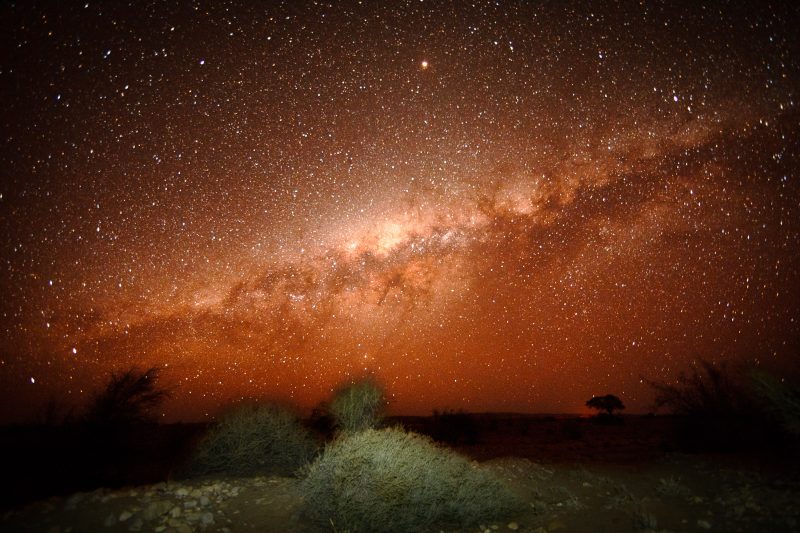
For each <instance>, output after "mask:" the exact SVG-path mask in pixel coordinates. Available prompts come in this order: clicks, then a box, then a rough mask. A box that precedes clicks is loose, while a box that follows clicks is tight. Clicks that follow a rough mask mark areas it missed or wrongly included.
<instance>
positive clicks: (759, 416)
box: [649, 361, 798, 450]
mask: <svg viewBox="0 0 800 533" xmlns="http://www.w3.org/2000/svg"><path fill="white" fill-rule="evenodd" d="M745 370H746V369H745V368H744V367H740V368H738V369H732V368H730V367H729V366H727V365H724V364H723V365H715V364H713V363H711V362H709V361H700V363H699V365H697V366H695V367H694V368H693V369H692V372H691V373H690V374H685V373H681V374H680V375H679V376H678V379H677V382H676V383H663V382H649V383H650V385H651V386H652V387H653V388H655V389H656V398H655V407H656V408H666V409H667V410H668V411H670V412H671V413H672V414H675V415H679V416H680V417H681V418H682V424H681V425H680V427H679V435H678V437H679V442H680V444H681V445H682V446H683V447H685V448H688V449H689V450H701V449H706V450H733V449H742V448H747V447H755V446H762V445H765V444H767V443H769V444H772V445H775V444H776V443H779V442H781V440H782V439H781V438H779V434H781V433H784V432H785V431H786V429H788V428H790V427H793V426H792V423H791V419H792V416H793V415H792V414H791V413H792V409H793V408H792V402H793V401H794V400H796V397H794V400H793V398H792V392H791V391H790V390H789V389H787V388H784V387H783V386H782V385H781V384H778V383H776V382H773V381H772V380H770V379H769V377H768V375H767V374H759V373H755V374H753V379H748V374H751V372H748V371H745ZM756 376H761V377H760V378H759V377H756ZM759 380H760V381H759ZM754 383H755V386H754ZM764 399H766V402H765V401H764ZM770 404H771V405H770ZM765 405H770V406H769V407H765ZM773 412H774V413H773ZM797 412H798V411H795V413H797ZM773 414H778V415H779V416H781V417H784V416H788V419H784V420H788V421H789V425H788V426H787V427H786V428H783V427H780V424H779V423H778V422H777V420H778V418H777V417H775V416H772V415H773ZM795 416H796V415H795Z"/></svg>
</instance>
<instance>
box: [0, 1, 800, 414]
mask: <svg viewBox="0 0 800 533" xmlns="http://www.w3.org/2000/svg"><path fill="white" fill-rule="evenodd" d="M787 4H788V3H783V2H778V3H776V4H774V5H772V4H769V3H758V6H756V5H755V4H753V5H749V6H741V5H735V4H727V3H713V4H707V5H698V6H694V5H686V6H673V5H669V4H662V3H644V4H643V5H641V4H638V3H636V4H635V3H627V2H625V3H603V4H590V3H586V4H583V3H559V2H554V3H539V2H491V3H490V2H477V3H474V5H466V3H461V2H456V3H452V4H451V3H438V2H418V1H414V2H410V1H409V2H387V3H378V2H375V3H373V2H344V3H334V4H325V3H316V2H315V3H300V2H286V3H274V4H270V5H259V4H256V3H253V5H251V3H249V2H241V3H236V2H214V3H213V4H212V3H198V2H191V3H190V2H164V3H161V2H158V3H153V4H144V3H143V4H140V3H132V5H130V6H128V5H122V4H121V3H120V4H119V5H118V4H117V3H95V2H89V3H86V4H84V3H75V4H72V5H60V4H59V5H56V4H53V5H48V4H46V3H45V4H36V5H28V4H27V3H21V4H20V5H15V4H13V3H7V4H4V5H3V6H2V7H1V8H0V19H2V23H0V24H2V28H1V29H2V34H3V35H4V38H3V50H4V52H3V54H2V59H0V82H1V83H2V88H3V94H4V95H6V96H5V101H4V103H3V106H4V111H3V113H2V131H3V135H2V145H1V148H0V164H1V167H0V168H2V170H1V171H0V172H2V174H0V175H2V185H1V186H0V187H1V188H0V208H1V209H2V211H1V212H2V218H0V227H1V228H2V234H3V241H2V269H3V270H2V273H3V274H2V279H1V280H0V282H1V283H2V291H3V298H2V302H0V311H2V315H1V320H2V322H0V325H2V329H1V330H0V341H1V342H2V344H1V345H0V349H2V352H0V360H1V363H2V364H1V365H0V385H2V391H0V395H2V405H3V409H2V418H3V419H4V420H17V419H30V418H31V417H32V416H35V413H36V412H37V410H40V409H41V406H42V405H43V404H44V403H45V402H46V401H47V399H48V398H50V397H54V398H56V399H57V400H58V401H59V402H61V403H63V404H66V405H75V406H80V405H82V404H83V403H84V402H85V401H86V399H87V398H88V397H89V396H90V395H91V394H92V393H93V392H94V391H95V390H97V389H98V388H99V387H101V386H102V383H103V382H104V381H105V380H106V379H107V376H108V375H109V373H110V372H112V371H115V370H121V369H125V368H128V367H130V366H132V365H137V366H139V367H142V368H144V367H149V366H159V367H161V368H163V374H162V375H163V379H164V380H165V382H166V383H169V384H170V386H171V387H173V391H174V393H173V399H172V400H171V401H170V403H168V404H167V405H165V407H164V415H165V417H166V419H176V418H183V419H198V418H202V417H205V416H213V414H214V413H215V412H217V410H218V409H219V408H220V407H221V406H224V405H226V404H228V403H230V402H232V401H236V400H239V399H241V398H259V399H265V398H273V399H280V400H291V401H293V402H295V403H297V404H299V405H301V406H303V407H306V408H308V407H312V406H314V405H316V404H317V403H318V402H320V401H321V400H324V399H325V398H326V397H328V396H329V394H330V392H331V390H332V388H334V387H335V386H336V385H337V384H339V383H340V382H342V381H344V380H348V379H352V378H354V377H357V376H360V375H364V374H374V375H375V376H377V378H378V379H379V380H380V381H381V382H382V383H383V384H384V385H385V386H386V388H387V390H388V391H389V393H390V396H391V409H392V410H393V411H394V412H398V413H429V412H430V411H431V410H432V409H434V408H439V409H442V408H462V409H465V410H473V411H522V412H576V411H580V410H581V409H582V406H583V403H584V402H585V401H586V399H588V398H589V397H591V396H592V395H594V394H600V393H602V394H605V393H614V394H617V395H619V396H620V397H621V398H622V399H623V401H624V402H625V403H626V405H628V408H629V410H632V411H637V410H638V411H644V410H647V409H648V407H649V406H650V404H651V402H652V392H651V389H650V388H649V386H648V385H647V383H646V379H655V380H671V379H674V378H675V377H676V376H677V374H678V373H679V372H680V371H684V370H686V369H688V368H690V367H691V365H692V364H694V363H695V362H697V361H698V360H700V359H707V360H711V361H717V362H722V361H728V362H732V363H738V362H743V361H749V362H754V363H755V364H759V365H764V366H767V367H769V368H773V369H775V371H776V372H779V373H790V372H794V371H796V370H797V357H798V348H799V347H800V346H799V345H800V343H799V342H798V339H800V335H798V333H799V332H800V328H799V327H798V317H800V313H799V311H800V304H798V302H799V301H800V298H798V294H800V254H798V250H800V191H799V190H798V189H799V188H800V186H799V183H800V181H799V180H800V176H799V175H798V172H797V170H798V152H799V150H798V148H799V147H798V132H800V121H799V120H798V116H799V115H798V101H799V100H800V95H798V88H800V85H799V84H798V82H799V81H800V61H798V58H799V57H800V45H798V40H797V38H796V28H797V27H798V24H800V10H798V8H792V7H791V6H788V5H787ZM787 375H788V374H787ZM643 378H644V380H643Z"/></svg>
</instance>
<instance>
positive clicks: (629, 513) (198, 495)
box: [0, 417, 800, 533]
mask: <svg viewBox="0 0 800 533" xmlns="http://www.w3.org/2000/svg"><path fill="white" fill-rule="evenodd" d="M403 422H404V425H406V426H407V427H408V429H410V430H424V429H425V427H424V424H426V423H427V422H428V421H427V420H426V419H424V418H420V419H416V420H413V419H408V420H405V421H403ZM668 424H669V421H668V420H666V419H658V418H655V419H653V418H647V417H642V418H631V419H628V420H627V422H626V423H625V424H624V425H621V426H614V425H598V424H594V423H592V422H591V421H587V420H582V419H575V418H571V419H558V418H548V419H517V418H498V417H492V418H490V419H487V420H483V421H481V420H479V421H478V423H477V424H476V426H469V425H468V427H466V431H465V430H464V429H465V427H462V426H459V427H457V428H456V430H454V431H450V432H449V433H448V436H449V437H450V438H451V440H452V442H450V443H449V444H450V445H451V446H452V447H453V448H455V449H456V450H457V451H459V452H461V453H463V454H465V455H467V456H468V457H470V458H471V459H473V460H474V461H476V463H477V464H479V465H480V467H481V468H486V469H490V470H491V471H493V472H494V473H495V474H496V475H497V476H499V477H500V478H502V479H503V480H505V481H506V482H507V483H508V484H509V486H510V487H511V488H512V489H513V490H514V491H515V492H516V493H517V494H518V495H519V496H520V498H521V499H522V501H523V502H524V505H525V507H524V510H522V511H521V512H519V513H518V514H516V515H515V516H510V517H507V518H505V519H503V520H502V521H492V520H489V519H487V521H486V523H485V524H481V527H475V528H470V529H468V530H467V531H489V532H491V531H512V530H516V531H528V532H535V533H548V532H558V531H562V532H564V533H567V532H576V533H582V532H586V533H589V532H592V533H602V532H609V533H610V532H614V533H626V532H637V533H642V532H684V531H686V532H704V531H719V532H740V531H741V532H792V531H800V462H799V461H797V456H796V454H794V455H793V454H792V453H791V450H790V451H789V454H788V455H786V454H784V455H774V454H772V455H770V454H764V453H760V454H751V453H748V454H744V453H726V454H716V455H710V454H692V455H690V454H685V453H677V452H676V451H675V450H674V446H673V445H674V443H672V442H671V441H670V440H669V438H667V437H668V436H669V435H673V434H674V431H673V429H672V428H671V427H669V425H668ZM451 429H452V428H451ZM793 457H794V458H793ZM298 485H299V481H298V480H297V479H295V478H285V477H251V478H230V477H221V478H208V479H197V480H191V481H180V482H178V481H166V482H159V483H155V484H147V485H135V486H129V487H123V488H118V489H115V490H110V489H97V490H93V491H90V492H75V493H72V494H68V495H65V496H61V497H52V498H49V499H45V500H40V501H38V502H35V503H32V504H28V505H26V506H23V507H19V506H18V507H16V508H14V509H11V510H7V511H4V514H3V515H2V518H1V519H0V531H9V532H25V531H41V532H48V533H68V532H74V533H78V532H98V531H100V532H104V531H108V532H127V531H157V532H161V531H164V532H170V533H189V532H193V531H198V532H209V533H210V532H222V533H234V532H255V531H258V532H270V531H300V532H319V531H341V529H337V528H336V524H334V523H331V524H325V525H319V524H316V525H315V524H311V523H309V522H308V521H306V520H304V519H303V517H302V516H300V513H299V507H300V504H301V502H302V494H300V492H299V490H298Z"/></svg>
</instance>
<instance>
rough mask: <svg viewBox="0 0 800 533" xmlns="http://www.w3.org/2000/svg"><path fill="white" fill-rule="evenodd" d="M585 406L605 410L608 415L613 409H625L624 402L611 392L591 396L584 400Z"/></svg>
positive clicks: (612, 412) (611, 413)
mask: <svg viewBox="0 0 800 533" xmlns="http://www.w3.org/2000/svg"><path fill="white" fill-rule="evenodd" d="M586 407H590V408H592V409H597V410H598V411H605V412H606V413H607V414H608V416H612V415H613V414H614V411H621V410H623V409H625V404H623V403H622V400H620V399H619V398H618V397H616V396H614V395H613V394H606V395H605V396H594V397H592V399H591V400H589V401H587V402H586Z"/></svg>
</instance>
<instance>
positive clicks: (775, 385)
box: [750, 370, 800, 436]
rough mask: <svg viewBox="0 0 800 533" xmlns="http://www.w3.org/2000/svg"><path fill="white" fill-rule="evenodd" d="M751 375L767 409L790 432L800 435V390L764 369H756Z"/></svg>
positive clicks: (757, 392)
mask: <svg viewBox="0 0 800 533" xmlns="http://www.w3.org/2000/svg"><path fill="white" fill-rule="evenodd" d="M750 377H751V378H752V381H753V386H754V388H755V391H756V394H757V395H758V397H759V398H760V399H761V400H762V402H763V403H764V405H765V409H766V410H767V411H769V412H770V413H771V414H772V415H773V416H775V418H776V419H777V420H778V422H779V423H780V424H781V426H782V427H783V428H784V429H785V430H786V431H787V432H788V433H791V434H792V435H795V436H800V390H799V389H798V388H797V387H793V386H792V385H791V384H789V383H787V382H786V381H779V380H778V379H777V378H776V377H775V376H773V375H772V374H770V373H768V372H766V371H764V370H755V371H753V372H751V374H750Z"/></svg>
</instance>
